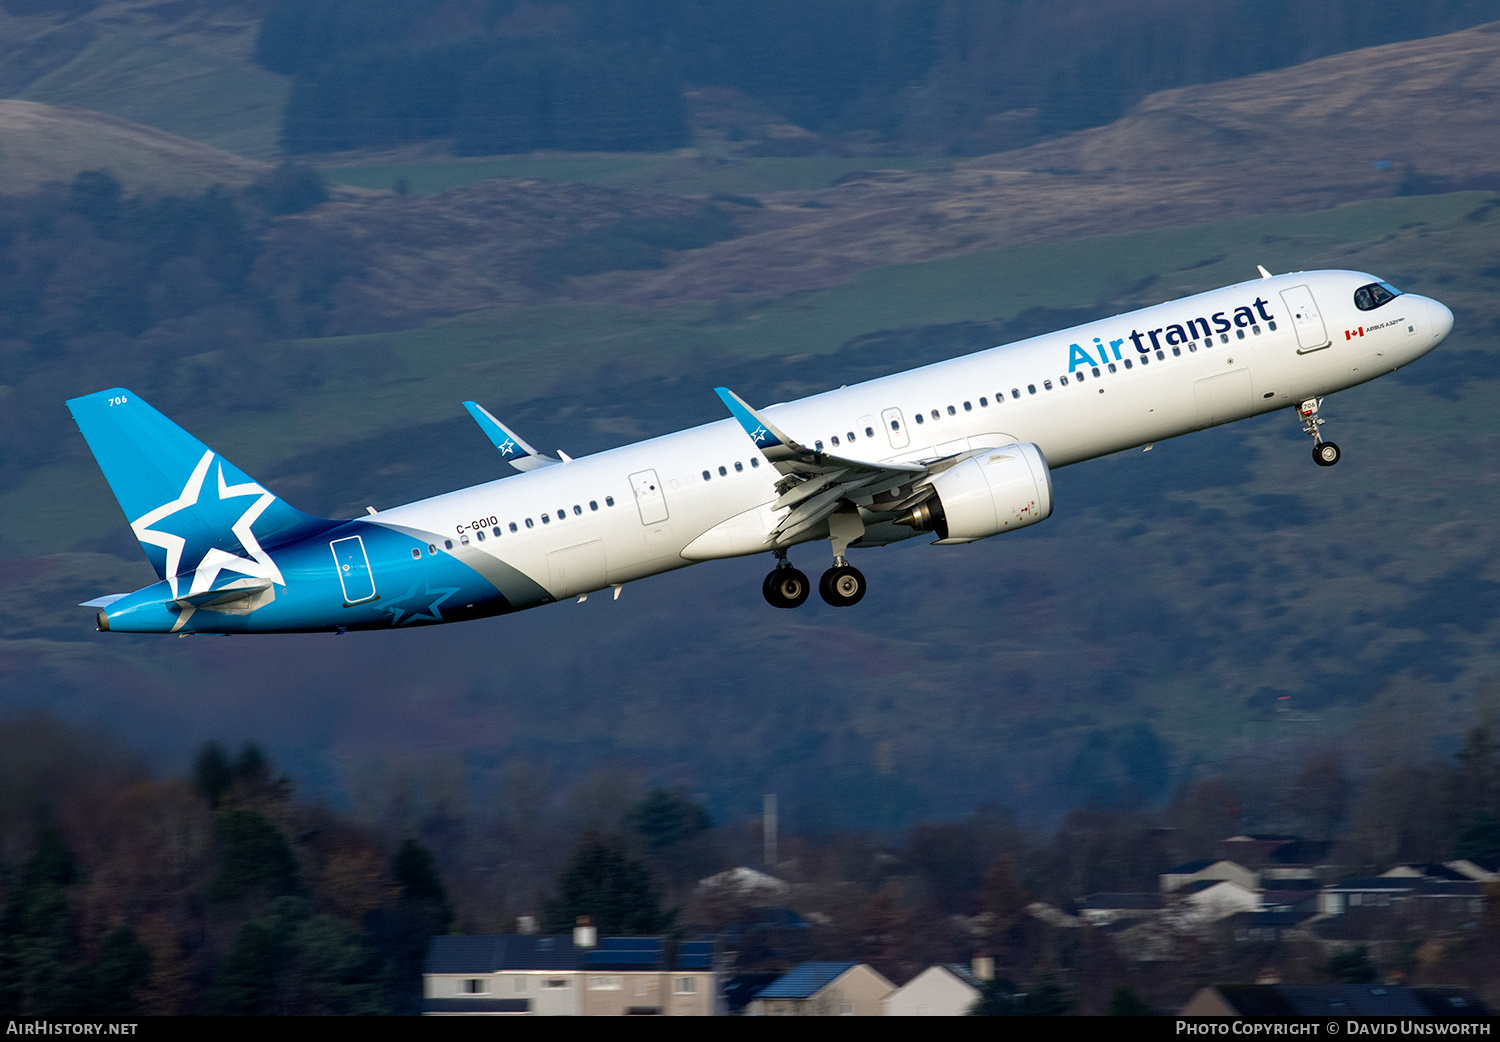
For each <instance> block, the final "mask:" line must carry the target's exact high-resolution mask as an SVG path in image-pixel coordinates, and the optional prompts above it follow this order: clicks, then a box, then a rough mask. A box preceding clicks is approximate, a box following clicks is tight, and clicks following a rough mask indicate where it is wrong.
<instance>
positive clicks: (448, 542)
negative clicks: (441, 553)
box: [443, 539, 453, 550]
mask: <svg viewBox="0 0 1500 1042" xmlns="http://www.w3.org/2000/svg"><path fill="white" fill-rule="evenodd" d="M443 549H444V550H452V549H453V540H451V539H444V540H443Z"/></svg>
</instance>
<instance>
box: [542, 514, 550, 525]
mask: <svg viewBox="0 0 1500 1042" xmlns="http://www.w3.org/2000/svg"><path fill="white" fill-rule="evenodd" d="M551 523H552V515H551V514H543V515H542V524H544V525H550V524H551Z"/></svg>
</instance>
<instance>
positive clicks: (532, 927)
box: [516, 915, 536, 933]
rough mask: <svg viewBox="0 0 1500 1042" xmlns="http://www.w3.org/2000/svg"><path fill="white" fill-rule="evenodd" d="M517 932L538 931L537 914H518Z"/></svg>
mask: <svg viewBox="0 0 1500 1042" xmlns="http://www.w3.org/2000/svg"><path fill="white" fill-rule="evenodd" d="M516 933H536V916H534V915H518V916H516Z"/></svg>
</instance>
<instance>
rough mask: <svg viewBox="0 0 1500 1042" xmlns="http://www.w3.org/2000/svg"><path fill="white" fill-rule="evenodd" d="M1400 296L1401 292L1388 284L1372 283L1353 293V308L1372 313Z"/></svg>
mask: <svg viewBox="0 0 1500 1042" xmlns="http://www.w3.org/2000/svg"><path fill="white" fill-rule="evenodd" d="M1400 295H1401V291H1400V290H1399V289H1397V288H1396V287H1395V286H1392V285H1391V284H1390V283H1389V282H1372V283H1370V284H1369V285H1368V286H1361V287H1359V289H1357V290H1355V291H1354V306H1355V307H1357V308H1359V310H1361V311H1374V310H1375V309H1376V308H1378V307H1380V305H1382V304H1386V303H1389V302H1390V301H1392V300H1395V299H1396V298H1397V297H1399V296H1400Z"/></svg>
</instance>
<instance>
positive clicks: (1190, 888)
mask: <svg viewBox="0 0 1500 1042" xmlns="http://www.w3.org/2000/svg"><path fill="white" fill-rule="evenodd" d="M1171 896H1172V898H1173V899H1174V901H1176V902H1180V905H1179V909H1180V911H1179V913H1178V914H1179V915H1180V917H1181V919H1182V920H1183V922H1185V923H1186V922H1198V923H1211V922H1214V921H1216V920H1219V919H1225V918H1228V917H1229V916H1231V915H1235V914H1237V913H1239V912H1259V911H1261V910H1262V906H1261V901H1260V894H1259V893H1258V892H1257V891H1255V890H1253V889H1250V888H1248V887H1245V886H1242V885H1241V884H1239V883H1237V882H1235V881H1233V880H1228V879H1223V880H1214V879H1200V880H1197V881H1196V882H1193V883H1188V884H1187V885H1186V886H1182V887H1179V888H1178V889H1176V890H1174V891H1173V892H1172V895H1171Z"/></svg>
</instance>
